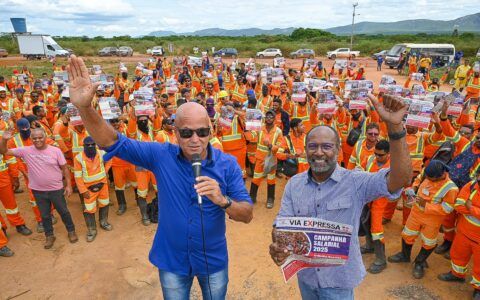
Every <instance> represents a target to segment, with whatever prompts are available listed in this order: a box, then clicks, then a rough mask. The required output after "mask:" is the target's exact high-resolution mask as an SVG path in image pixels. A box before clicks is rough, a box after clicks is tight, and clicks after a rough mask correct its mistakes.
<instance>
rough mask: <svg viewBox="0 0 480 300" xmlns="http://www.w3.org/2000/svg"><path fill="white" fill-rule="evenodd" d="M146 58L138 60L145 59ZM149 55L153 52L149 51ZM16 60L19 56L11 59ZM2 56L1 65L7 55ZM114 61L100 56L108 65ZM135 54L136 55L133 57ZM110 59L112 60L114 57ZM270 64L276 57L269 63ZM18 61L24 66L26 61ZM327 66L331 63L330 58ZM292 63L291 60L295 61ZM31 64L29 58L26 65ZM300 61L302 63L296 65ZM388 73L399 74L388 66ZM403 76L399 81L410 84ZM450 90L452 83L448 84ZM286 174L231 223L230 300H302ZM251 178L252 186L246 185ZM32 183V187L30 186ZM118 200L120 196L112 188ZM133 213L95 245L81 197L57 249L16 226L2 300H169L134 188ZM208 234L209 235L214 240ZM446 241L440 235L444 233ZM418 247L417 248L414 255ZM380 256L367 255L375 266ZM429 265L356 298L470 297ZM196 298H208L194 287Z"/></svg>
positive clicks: (441, 267) (395, 228) (59, 230)
mask: <svg viewBox="0 0 480 300" xmlns="http://www.w3.org/2000/svg"><path fill="white" fill-rule="evenodd" d="M139 58H140V57H134V58H132V59H136V60H134V61H138V60H139ZM145 58H146V56H145ZM7 59H8V60H9V61H10V62H12V58H11V57H10V58H7ZM7 59H0V66H1V65H4V63H5V60H7ZM107 59H108V58H101V59H99V62H100V61H102V62H103V61H105V62H107ZM129 59H130V58H129ZM110 60H111V59H110ZM359 60H360V61H361V62H363V64H364V65H366V68H367V73H366V74H367V77H368V78H369V79H371V80H373V81H374V83H375V84H378V82H379V80H380V76H381V73H380V72H377V71H376V70H375V68H376V66H375V62H374V61H373V60H371V59H363V60H362V59H359ZM265 61H269V62H270V63H271V60H265ZM15 62H16V63H19V64H23V63H24V62H23V61H22V60H16V61H15ZM324 62H326V65H327V67H329V66H330V65H331V61H327V60H326V59H325V60H324ZM289 63H291V61H289ZM27 65H28V63H27ZM296 65H297V66H298V61H297V62H296ZM384 73H385V74H392V75H393V74H394V72H393V71H392V70H389V69H385V70H384ZM403 80H404V78H399V80H398V82H399V83H403ZM445 88H446V89H447V88H448V87H445ZM284 185H285V179H278V183H277V190H276V202H275V207H274V208H273V209H271V210H267V209H266V208H265V201H266V184H265V183H263V184H262V186H261V187H260V191H259V197H258V199H259V203H257V204H256V205H255V209H254V219H253V221H252V222H251V223H250V224H240V223H234V222H232V221H230V220H227V240H228V246H229V256H230V264H229V276H230V284H229V289H228V295H227V298H228V299H299V298H300V293H299V290H298V287H297V283H296V279H292V280H291V281H290V282H289V283H284V281H283V277H282V275H281V272H280V270H279V268H278V267H277V266H276V265H274V263H273V262H272V261H271V259H270V256H269V254H268V245H269V244H270V231H271V224H272V221H273V219H274V218H275V215H276V213H277V212H278V210H279V207H280V199H281V195H282V191H283V187H284ZM249 186H250V183H249V182H248V183H247V187H249ZM24 188H25V187H24ZM110 196H111V199H112V200H114V201H115V195H114V193H113V190H112V191H111V193H110ZM16 197H17V201H18V203H19V208H20V211H21V213H22V215H23V216H24V218H25V219H26V222H27V226H29V227H30V228H31V229H32V230H34V229H35V226H36V224H35V220H34V217H33V213H32V211H31V209H30V207H29V206H30V204H29V203H28V194H27V193H26V192H24V193H22V194H16ZM127 199H128V200H127V201H128V211H127V213H126V214H125V215H123V216H117V215H116V214H115V213H114V212H115V210H116V205H115V206H114V207H113V208H112V209H111V212H110V222H111V224H112V225H113V226H114V230H113V231H111V232H105V231H103V230H101V229H99V231H98V236H97V239H96V240H95V241H94V242H93V243H87V242H86V241H85V234H86V228H85V222H84V220H83V217H82V213H81V209H80V201H79V199H78V195H76V194H74V195H73V196H72V197H70V199H69V200H68V204H69V208H70V211H71V213H72V216H73V220H74V222H75V224H76V227H77V234H78V235H79V238H80V241H79V242H78V243H76V244H70V243H69V242H68V240H67V236H66V231H65V228H64V226H63V224H62V222H61V221H60V220H59V222H58V223H57V224H56V225H55V226H54V227H55V233H56V236H57V241H56V243H55V246H54V247H53V249H51V250H44V249H43V243H44V236H43V234H39V233H36V232H35V233H33V234H32V235H31V236H28V237H24V236H21V235H20V234H18V233H17V232H16V231H15V229H14V228H12V227H9V229H8V234H9V239H10V241H9V244H8V246H9V247H10V248H11V249H12V250H13V251H15V255H14V256H13V257H12V258H0V299H13V298H15V299H66V298H70V299H162V296H161V290H160V284H159V280H158V271H157V269H156V268H155V267H153V266H152V265H151V264H150V263H149V261H148V252H149V250H150V247H151V243H152V239H153V235H154V233H155V230H156V225H150V226H148V227H145V226H143V225H142V224H141V223H140V214H139V211H138V208H137V207H136V205H135V203H134V202H135V201H134V197H133V192H132V191H128V192H127ZM400 232H401V212H400V211H397V212H396V214H395V217H394V219H393V221H392V222H391V223H390V224H387V225H386V228H385V233H386V245H387V251H386V252H387V255H392V254H394V253H396V252H397V251H399V250H400ZM207 238H208V237H207ZM440 240H441V238H440ZM418 250H419V246H418V245H416V246H415V247H414V251H413V255H416V253H418ZM373 259H374V256H373V254H370V255H366V256H364V263H365V264H366V265H367V266H368V265H369V264H370V263H371V262H372V261H373ZM429 265H430V268H429V269H427V270H426V275H425V277H424V278H423V279H421V280H415V279H413V277H412V275H411V269H412V266H411V265H409V264H402V265H395V264H388V267H387V269H386V270H385V271H384V272H382V273H381V274H378V275H371V274H368V275H367V276H366V278H365V280H364V281H363V282H362V284H361V285H360V286H359V287H358V288H357V289H356V290H355V297H356V299H469V297H471V292H472V290H471V287H470V286H469V285H468V284H466V283H464V284H459V283H453V284H448V283H445V282H442V281H439V280H438V279H437V278H436V276H437V275H438V274H440V273H443V272H446V271H448V270H449V267H450V264H449V261H448V260H446V259H444V258H443V257H442V256H439V255H436V254H432V256H431V257H430V258H429ZM191 298H192V299H201V293H200V290H199V288H198V285H197V284H194V287H193V289H192V294H191Z"/></svg>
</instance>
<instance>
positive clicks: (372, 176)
mask: <svg viewBox="0 0 480 300" xmlns="http://www.w3.org/2000/svg"><path fill="white" fill-rule="evenodd" d="M389 172H390V169H381V170H380V171H378V172H377V173H366V172H355V175H356V176H355V181H356V186H357V194H358V196H359V198H360V199H361V200H362V202H363V203H364V204H366V203H368V202H371V201H373V200H376V199H378V198H380V197H387V198H388V199H389V200H394V199H397V198H399V197H400V195H401V194H402V191H403V188H401V189H399V190H398V191H395V192H393V193H390V192H389V191H388V185H387V175H388V173H389Z"/></svg>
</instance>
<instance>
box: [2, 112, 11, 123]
mask: <svg viewBox="0 0 480 300" xmlns="http://www.w3.org/2000/svg"><path fill="white" fill-rule="evenodd" d="M11 117H12V114H11V113H10V112H9V111H8V110H0V119H2V120H4V121H5V122H8V121H9V120H10V118H11Z"/></svg>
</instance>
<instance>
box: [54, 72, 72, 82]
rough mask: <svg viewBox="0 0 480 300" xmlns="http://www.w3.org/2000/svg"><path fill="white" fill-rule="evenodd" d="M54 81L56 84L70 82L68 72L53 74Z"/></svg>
mask: <svg viewBox="0 0 480 300" xmlns="http://www.w3.org/2000/svg"><path fill="white" fill-rule="evenodd" d="M53 81H54V82H55V84H57V85H58V84H59V83H64V82H68V73H67V71H55V72H53Z"/></svg>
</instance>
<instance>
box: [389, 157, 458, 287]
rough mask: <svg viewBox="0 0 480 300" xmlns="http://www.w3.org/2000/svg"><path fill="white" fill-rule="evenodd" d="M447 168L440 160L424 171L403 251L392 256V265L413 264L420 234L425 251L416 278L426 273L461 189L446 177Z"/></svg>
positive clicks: (417, 264)
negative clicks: (430, 257) (429, 258)
mask: <svg viewBox="0 0 480 300" xmlns="http://www.w3.org/2000/svg"><path fill="white" fill-rule="evenodd" d="M447 170H448V167H447V166H446V165H445V164H444V163H443V162H441V161H440V160H436V159H434V160H432V161H431V162H430V163H429V164H428V166H427V167H426V168H425V179H424V180H423V181H422V183H421V184H420V186H419V188H418V191H417V194H416V197H415V198H414V199H416V203H415V205H414V206H413V208H412V211H411V213H410V215H409V216H408V219H407V223H406V224H405V226H404V227H403V231H402V251H401V252H399V253H397V254H395V255H393V256H390V257H389V258H388V261H389V262H391V263H402V262H410V255H411V252H412V246H413V244H414V243H415V240H416V239H417V237H418V236H419V235H420V237H421V239H422V248H421V250H420V253H419V254H418V256H417V257H416V258H415V263H414V268H413V277H415V278H416V279H421V278H422V277H423V276H424V274H425V270H424V269H425V267H426V266H427V263H426V262H427V258H428V257H429V256H430V254H431V253H432V252H433V250H434V249H435V247H436V246H437V235H438V232H439V231H440V226H441V225H442V222H443V219H444V218H445V216H446V215H448V214H449V213H451V212H452V211H453V209H454V204H455V199H456V197H457V194H458V188H457V186H456V185H455V183H453V181H451V180H450V178H449V176H448V174H447Z"/></svg>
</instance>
